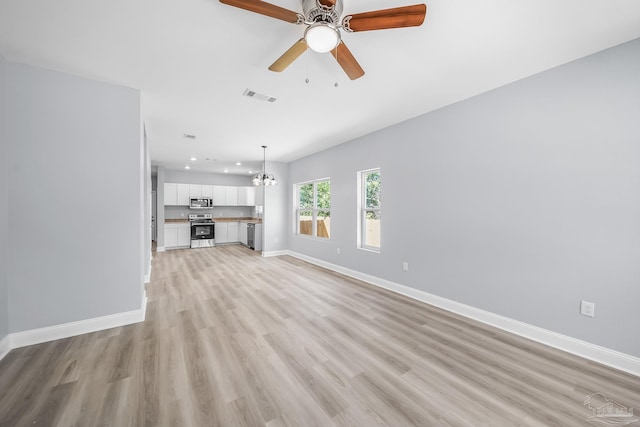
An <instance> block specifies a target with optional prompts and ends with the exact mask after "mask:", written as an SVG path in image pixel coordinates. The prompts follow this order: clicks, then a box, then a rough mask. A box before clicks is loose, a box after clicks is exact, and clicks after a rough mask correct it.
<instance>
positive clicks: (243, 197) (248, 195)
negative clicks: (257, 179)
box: [238, 187, 256, 206]
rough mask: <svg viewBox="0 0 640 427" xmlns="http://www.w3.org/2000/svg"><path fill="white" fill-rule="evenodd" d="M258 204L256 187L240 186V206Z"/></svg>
mask: <svg viewBox="0 0 640 427" xmlns="http://www.w3.org/2000/svg"><path fill="white" fill-rule="evenodd" d="M255 205H256V187H238V206H255Z"/></svg>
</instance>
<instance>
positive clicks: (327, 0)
mask: <svg viewBox="0 0 640 427" xmlns="http://www.w3.org/2000/svg"><path fill="white" fill-rule="evenodd" d="M318 1H319V2H320V4H321V5H323V6H326V7H331V6H335V4H336V0H318Z"/></svg>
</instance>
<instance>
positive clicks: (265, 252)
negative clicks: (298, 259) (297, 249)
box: [262, 249, 289, 258]
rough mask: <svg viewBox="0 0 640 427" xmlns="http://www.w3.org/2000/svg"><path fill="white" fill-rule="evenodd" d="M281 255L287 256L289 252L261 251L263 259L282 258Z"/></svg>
mask: <svg viewBox="0 0 640 427" xmlns="http://www.w3.org/2000/svg"><path fill="white" fill-rule="evenodd" d="M283 255H289V251H288V250H286V249H285V250H281V251H262V256H263V257H265V258H269V257H272V256H283Z"/></svg>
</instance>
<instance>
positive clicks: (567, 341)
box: [263, 251, 640, 376]
mask: <svg viewBox="0 0 640 427" xmlns="http://www.w3.org/2000/svg"><path fill="white" fill-rule="evenodd" d="M278 252H283V251H278ZM286 252H287V253H288V255H290V256H292V257H295V258H298V259H301V260H303V261H307V262H309V263H311V264H315V265H318V266H320V267H324V268H326V269H328V270H332V271H336V272H338V273H342V274H344V275H345V276H349V277H353V278H355V279H358V280H362V281H363V282H367V283H369V284H372V285H375V286H378V287H381V288H385V289H388V290H390V291H393V292H396V293H399V294H402V295H405V296H408V297H410V298H413V299H416V300H419V301H422V302H425V303H427V304H431V305H434V306H436V307H440V308H443V309H445V310H447V311H451V312H453V313H456V314H459V315H461V316H464V317H468V318H470V319H474V320H477V321H479V322H482V323H485V324H487V325H491V326H495V327H496V328H499V329H502V330H505V331H507V332H511V333H513V334H516V335H519V336H522V337H525V338H528V339H530V340H533V341H537V342H539V343H542V344H545V345H548V346H550V347H554V348H557V349H559V350H563V351H566V352H567V353H571V354H575V355H577V356H580V357H583V358H585V359H589V360H593V361H595V362H598V363H602V364H603V365H607V366H610V367H612V368H616V369H619V370H621V371H625V372H628V373H630V374H633V375H636V376H640V358H638V357H635V356H631V355H628V354H625V353H620V352H618V351H615V350H611V349H608V348H606V347H602V346H599V345H596V344H592V343H589V342H586V341H582V340H579V339H576V338H572V337H569V336H567V335H562V334H559V333H557V332H553V331H550V330H548V329H543V328H540V327H538V326H533V325H529V324H527V323H524V322H520V321H519V320H514V319H511V318H508V317H504V316H501V315H499V314H495V313H491V312H489V311H485V310H482V309H479V308H476V307H472V306H469V305H466V304H462V303H459V302H456V301H453V300H450V299H447V298H442V297H439V296H437V295H433V294H430V293H427V292H424V291H421V290H419V289H414V288H411V287H408V286H405V285H401V284H399V283H395V282H391V281H389V280H385V279H381V278H379V277H375V276H371V275H369V274H365V273H361V272H359V271H355V270H351V269H349V268H346V267H342V266H339V265H336V264H332V263H329V262H326V261H323V260H320V259H316V258H313V257H310V256H307V255H304V254H301V253H298V252H294V251H286ZM263 256H264V255H263Z"/></svg>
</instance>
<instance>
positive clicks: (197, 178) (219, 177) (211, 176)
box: [158, 169, 253, 191]
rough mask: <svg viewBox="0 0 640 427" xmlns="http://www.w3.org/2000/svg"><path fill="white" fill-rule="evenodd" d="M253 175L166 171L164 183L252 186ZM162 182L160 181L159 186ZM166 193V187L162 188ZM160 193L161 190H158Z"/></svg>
mask: <svg viewBox="0 0 640 427" xmlns="http://www.w3.org/2000/svg"><path fill="white" fill-rule="evenodd" d="M252 179H253V175H249V174H247V175H229V174H226V173H225V174H222V173H204V172H191V171H186V170H181V171H177V170H171V169H165V175H164V182H163V184H164V183H165V182H177V183H178V184H207V185H252V183H251V180H252ZM159 185H160V180H158V186H159ZM162 190H163V191H164V187H163V188H162ZM158 191H160V188H159V189H158Z"/></svg>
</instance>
